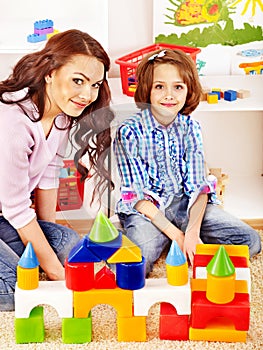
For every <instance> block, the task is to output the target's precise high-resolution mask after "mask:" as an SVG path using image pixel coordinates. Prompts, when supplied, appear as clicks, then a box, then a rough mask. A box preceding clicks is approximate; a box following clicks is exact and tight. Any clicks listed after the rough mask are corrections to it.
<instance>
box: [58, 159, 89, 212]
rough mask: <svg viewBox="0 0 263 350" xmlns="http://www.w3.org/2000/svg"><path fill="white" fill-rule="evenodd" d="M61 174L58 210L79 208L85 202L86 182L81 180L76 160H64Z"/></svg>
mask: <svg viewBox="0 0 263 350" xmlns="http://www.w3.org/2000/svg"><path fill="white" fill-rule="evenodd" d="M61 175H63V176H61V177H60V179H59V188H58V201H57V208H56V211H61V210H73V209H79V208H80V207H81V206H82V203H83V196H84V182H80V178H81V176H80V174H79V173H78V171H77V169H76V166H75V164H74V160H64V168H63V171H61Z"/></svg>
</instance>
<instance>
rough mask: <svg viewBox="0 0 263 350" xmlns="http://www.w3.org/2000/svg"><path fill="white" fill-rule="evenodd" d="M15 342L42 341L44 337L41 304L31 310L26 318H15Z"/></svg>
mask: <svg viewBox="0 0 263 350" xmlns="http://www.w3.org/2000/svg"><path fill="white" fill-rule="evenodd" d="M15 337H16V343H17V344H27V343H43V341H44V338H45V327H44V310H43V306H37V307H35V308H34V309H32V310H31V312H30V315H29V317H28V318H16V319H15Z"/></svg>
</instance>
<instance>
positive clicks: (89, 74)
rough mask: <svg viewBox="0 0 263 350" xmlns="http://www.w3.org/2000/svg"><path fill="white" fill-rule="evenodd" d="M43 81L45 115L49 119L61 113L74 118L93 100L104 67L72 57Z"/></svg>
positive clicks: (97, 91)
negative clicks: (45, 93) (44, 84)
mask: <svg viewBox="0 0 263 350" xmlns="http://www.w3.org/2000/svg"><path fill="white" fill-rule="evenodd" d="M45 79H46V92H47V96H48V99H47V101H46V103H47V105H46V108H45V109H46V112H45V115H46V116H47V117H51V118H52V117H55V116H56V115H57V114H59V113H61V112H63V113H65V114H67V115H69V116H72V117H78V116H79V115H80V114H81V113H82V112H83V110H84V109H85V108H86V107H87V106H88V105H90V104H91V103H92V102H94V101H95V100H96V99H97V97H98V93H99V88H100V85H101V84H102V82H103V79H104V65H103V63H102V62H100V61H99V60H98V59H97V58H95V57H89V56H86V55H76V56H73V57H72V59H71V60H70V62H68V63H66V64H65V65H64V66H62V67H61V68H59V69H57V70H54V71H53V72H52V73H51V74H50V75H49V76H46V77H45ZM49 101H50V102H49Z"/></svg>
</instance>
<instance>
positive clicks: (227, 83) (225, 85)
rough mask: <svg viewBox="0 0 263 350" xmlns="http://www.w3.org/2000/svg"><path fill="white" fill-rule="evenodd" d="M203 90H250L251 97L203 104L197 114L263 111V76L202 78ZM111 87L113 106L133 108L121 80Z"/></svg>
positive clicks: (130, 98) (114, 81)
mask: <svg viewBox="0 0 263 350" xmlns="http://www.w3.org/2000/svg"><path fill="white" fill-rule="evenodd" d="M200 81H201V84H202V86H203V88H211V89H212V88H220V89H227V90H240V89H243V90H249V91H250V94H251V95H250V97H248V98H245V99H237V100H236V101H232V102H229V101H224V100H220V101H218V103H217V104H209V103H207V102H205V101H204V102H201V103H200V104H199V106H198V107H197V109H196V111H195V112H199V111H205V112H210V111H211V112H220V111H222V112H223V111H263V99H262V87H263V75H227V76H201V77H200ZM109 85H110V88H111V91H112V104H113V107H114V108H115V107H116V106H118V105H127V106H130V107H131V106H132V104H134V99H133V97H130V96H127V95H124V94H123V93H122V88H121V80H120V78H110V79H109Z"/></svg>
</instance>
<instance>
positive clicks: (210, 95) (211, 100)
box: [207, 92, 218, 103]
mask: <svg viewBox="0 0 263 350" xmlns="http://www.w3.org/2000/svg"><path fill="white" fill-rule="evenodd" d="M207 102H208V103H218V95H217V94H216V93H212V92H209V93H208V94H207Z"/></svg>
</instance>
